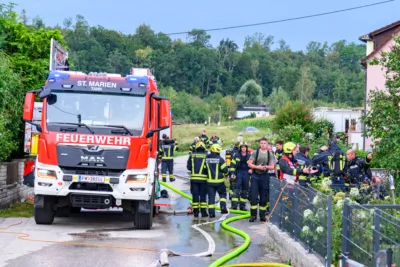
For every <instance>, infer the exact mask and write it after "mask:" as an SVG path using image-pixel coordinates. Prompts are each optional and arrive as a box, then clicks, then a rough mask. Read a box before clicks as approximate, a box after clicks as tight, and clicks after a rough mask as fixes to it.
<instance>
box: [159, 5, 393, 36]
mask: <svg viewBox="0 0 400 267" xmlns="http://www.w3.org/2000/svg"><path fill="white" fill-rule="evenodd" d="M394 1H395V0H388V1H383V2H378V3H373V4H369V5H363V6H357V7H351V8H346V9H340V10H335V11H330V12H324V13H318V14H313V15H307V16H301V17H295V18H288V19H280V20H272V21H267V22H259V23H253V24H244V25H238V26H229V27H221V28H213V29H207V30H204V31H206V32H212V31H223V30H229V29H237V28H245V27H253V26H259V25H266V24H274V23H280V22H286V21H292V20H300V19H307V18H313V17H320V16H325V15H330V14H335V13H341V12H346V11H350V10H355V9H361V8H366V7H371V6H376V5H382V4H386V3H389V2H394ZM185 33H189V31H186V32H174V33H167V34H166V35H178V34H185Z"/></svg>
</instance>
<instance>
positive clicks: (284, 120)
mask: <svg viewBox="0 0 400 267" xmlns="http://www.w3.org/2000/svg"><path fill="white" fill-rule="evenodd" d="M287 125H300V126H301V127H302V129H303V131H304V132H311V129H312V127H313V114H312V112H311V109H310V108H308V107H306V106H304V105H303V104H301V103H300V102H294V103H291V102H289V103H286V105H285V106H284V107H283V108H282V109H281V110H280V111H278V113H277V114H276V117H275V120H274V122H273V123H272V130H273V131H274V132H276V133H277V132H279V130H280V129H283V128H285V126H287Z"/></svg>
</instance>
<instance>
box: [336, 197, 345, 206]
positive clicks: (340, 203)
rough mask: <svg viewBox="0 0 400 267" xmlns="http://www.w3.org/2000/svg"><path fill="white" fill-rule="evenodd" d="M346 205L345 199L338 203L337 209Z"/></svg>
mask: <svg viewBox="0 0 400 267" xmlns="http://www.w3.org/2000/svg"><path fill="white" fill-rule="evenodd" d="M343 205H344V200H343V199H339V200H338V202H337V203H336V207H338V208H341V207H343Z"/></svg>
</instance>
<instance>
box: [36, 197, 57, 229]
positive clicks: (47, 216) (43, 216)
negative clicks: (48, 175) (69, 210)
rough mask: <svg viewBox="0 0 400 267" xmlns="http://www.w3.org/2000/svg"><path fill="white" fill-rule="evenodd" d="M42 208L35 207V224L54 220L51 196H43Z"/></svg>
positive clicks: (48, 222) (50, 222) (49, 222)
mask: <svg viewBox="0 0 400 267" xmlns="http://www.w3.org/2000/svg"><path fill="white" fill-rule="evenodd" d="M43 204H44V205H43V208H35V210H34V214H35V215H34V216H35V222H36V224H52V223H53V221H54V215H55V212H54V209H53V204H54V199H53V197H51V196H44V203H43Z"/></svg>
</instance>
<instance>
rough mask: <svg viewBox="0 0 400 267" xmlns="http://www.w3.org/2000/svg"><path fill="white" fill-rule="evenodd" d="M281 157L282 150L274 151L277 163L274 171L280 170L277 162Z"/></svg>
mask: <svg viewBox="0 0 400 267" xmlns="http://www.w3.org/2000/svg"><path fill="white" fill-rule="evenodd" d="M282 156H283V150H276V151H275V158H276V159H277V161H278V162H277V163H276V164H275V166H276V170H280V167H279V161H280V160H281V158H282Z"/></svg>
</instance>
